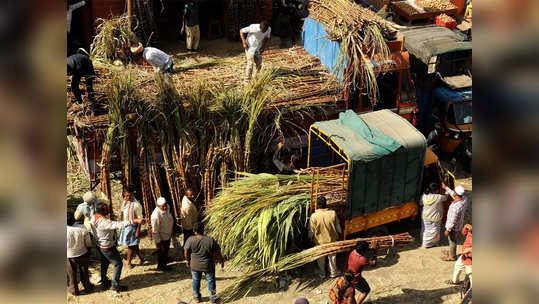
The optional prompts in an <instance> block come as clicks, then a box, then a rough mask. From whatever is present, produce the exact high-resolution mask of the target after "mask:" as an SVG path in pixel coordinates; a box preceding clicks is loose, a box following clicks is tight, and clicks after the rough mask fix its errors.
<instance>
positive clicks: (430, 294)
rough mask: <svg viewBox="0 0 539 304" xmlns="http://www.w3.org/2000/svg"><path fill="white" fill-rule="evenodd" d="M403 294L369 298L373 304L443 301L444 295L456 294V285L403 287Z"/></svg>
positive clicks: (434, 303)
mask: <svg viewBox="0 0 539 304" xmlns="http://www.w3.org/2000/svg"><path fill="white" fill-rule="evenodd" d="M402 292H403V293H402V294H399V295H392V296H387V297H383V298H379V299H376V300H369V301H368V303H372V304H394V303H429V304H441V303H443V302H444V301H443V299H442V297H443V296H446V295H449V294H454V293H455V287H447V288H441V289H434V290H417V289H407V288H405V289H402Z"/></svg>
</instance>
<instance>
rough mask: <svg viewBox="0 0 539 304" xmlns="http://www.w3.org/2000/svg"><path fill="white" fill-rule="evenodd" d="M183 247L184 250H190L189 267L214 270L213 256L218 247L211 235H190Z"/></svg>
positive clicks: (197, 269)
mask: <svg viewBox="0 0 539 304" xmlns="http://www.w3.org/2000/svg"><path fill="white" fill-rule="evenodd" d="M184 247H185V248H184V250H189V251H190V252H191V261H190V263H191V269H193V270H196V271H204V272H214V271H215V257H216V254H217V252H218V251H219V250H220V248H219V245H218V244H217V242H216V241H215V240H214V239H213V238H212V237H209V236H205V235H204V236H191V237H189V238H188V239H187V241H186V243H185V246H184Z"/></svg>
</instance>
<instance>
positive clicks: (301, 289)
mask: <svg viewBox="0 0 539 304" xmlns="http://www.w3.org/2000/svg"><path fill="white" fill-rule="evenodd" d="M68 168H69V170H70V171H73V170H76V169H74V167H73V166H68ZM77 175H78V174H76V173H73V172H71V173H68V181H69V182H68V197H70V198H71V204H68V205H69V206H68V208H70V207H71V208H73V207H74V206H75V202H76V201H77V198H78V197H80V195H81V194H82V192H83V191H85V189H87V186H85V185H84V184H83V183H84V181H82V180H81V179H77V178H75V177H76V176H77ZM457 184H462V185H463V186H464V187H465V188H466V190H467V195H468V197H469V198H470V205H469V208H468V212H467V216H466V222H467V223H471V209H472V208H471V194H472V178H471V177H465V178H460V179H458V181H457ZM114 190H116V191H114ZM119 190H120V188H119V184H118V183H113V191H114V192H116V193H119V192H120V191H119ZM113 200H114V201H116V202H115V203H117V200H118V197H115V199H113ZM389 231H390V233H400V232H404V231H409V232H410V233H411V234H412V235H413V236H414V237H415V238H416V239H417V236H418V234H419V227H418V225H417V224H416V223H410V222H407V223H402V224H395V225H390V227H389ZM442 239H443V241H442V245H441V246H440V247H435V248H430V249H422V248H418V244H417V243H414V244H411V245H409V246H407V247H404V248H399V249H397V250H395V252H394V253H390V254H389V255H387V256H382V257H380V258H379V261H378V265H377V266H376V267H375V268H371V269H366V270H365V271H364V277H365V278H366V280H367V281H368V282H369V284H370V286H371V289H372V291H371V294H370V295H369V297H368V298H367V302H366V303H378V304H382V303H388V304H389V303H433V304H435V303H459V301H460V291H459V289H458V288H456V287H452V286H448V285H446V284H445V283H444V281H445V280H447V279H449V278H450V276H451V274H452V271H453V265H454V264H453V263H452V262H443V261H441V260H440V256H441V250H442V249H446V248H447V240H445V239H444V238H443V237H442ZM179 242H180V243H183V241H182V240H181V237H180V238H179ZM125 250H126V248H120V252H122V255H123V256H124V257H125ZM141 250H142V252H143V255H144V256H145V258H146V260H147V262H146V263H145V264H144V265H142V266H135V267H134V268H133V269H131V270H129V271H126V270H125V269H124V270H123V271H122V277H121V281H122V284H123V285H126V286H128V288H129V290H128V291H126V292H122V293H121V294H120V295H119V296H116V295H115V294H114V293H113V292H112V291H110V290H109V291H96V292H94V293H91V294H87V295H84V294H83V295H80V296H78V297H74V296H72V295H70V294H68V295H67V300H68V303H96V304H97V303H99V304H102V303H152V304H161V303H163V304H164V303H177V302H178V301H179V300H183V301H185V302H187V303H194V301H193V300H192V290H191V277H190V273H189V272H188V270H187V268H186V266H185V264H184V262H183V258H182V254H181V248H177V247H175V248H171V251H170V253H171V254H170V255H171V258H172V259H174V261H173V262H171V263H170V265H171V266H173V270H172V271H170V272H166V273H161V272H157V271H155V270H154V269H155V267H156V263H157V256H156V255H152V252H154V250H155V246H154V245H153V244H152V243H151V242H150V240H149V239H147V238H144V239H143V240H142V241H141ZM94 253H95V252H94ZM344 259H345V256H344V255H343V256H339V257H338V263H339V267H340V268H341V269H342V266H343V264H344V263H345V260H344ZM137 262H138V260H135V262H134V263H137ZM239 275H241V272H229V271H224V270H222V269H221V268H220V266H217V274H216V277H217V290H218V291H219V290H222V289H223V288H224V287H225V286H227V285H229V284H230V283H231V282H232V281H233V280H234V279H235V278H236V277H238V276H239ZM111 276H112V267H109V277H111ZM288 278H289V283H290V284H289V286H288V288H287V290H286V291H282V290H279V288H278V287H277V286H276V285H275V284H274V283H272V282H270V281H268V282H260V283H259V284H258V285H257V286H256V288H255V289H254V290H253V291H252V293H251V294H250V295H249V296H248V297H245V298H243V299H241V300H238V301H235V302H233V303H241V304H247V303H257V304H270V303H271V304H275V303H293V302H294V300H295V299H296V298H299V297H306V298H307V299H309V301H310V302H311V303H317V304H318V303H325V300H326V299H327V294H328V291H329V288H330V285H331V283H332V281H333V280H331V279H326V280H323V279H319V278H318V276H317V275H316V265H315V263H312V264H310V265H306V266H304V267H303V268H300V269H297V270H295V271H291V272H289V273H288ZM99 279H100V278H99V262H98V259H97V257H96V255H95V254H94V255H93V261H92V266H91V279H90V280H91V281H92V282H93V283H97V282H98V281H99ZM81 288H82V286H81ZM201 293H202V296H203V300H205V301H206V302H208V301H209V299H208V290H207V285H206V282H205V281H204V280H203V281H202V287H201Z"/></svg>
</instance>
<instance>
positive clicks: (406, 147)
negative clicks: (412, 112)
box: [311, 110, 426, 218]
mask: <svg viewBox="0 0 539 304" xmlns="http://www.w3.org/2000/svg"><path fill="white" fill-rule="evenodd" d="M314 126H315V127H317V128H318V129H320V130H321V131H323V132H324V133H326V134H327V135H328V136H330V138H331V139H332V140H333V141H334V142H335V143H336V144H337V145H339V147H340V148H341V149H342V150H343V151H344V152H345V153H346V154H347V155H348V157H349V158H350V178H349V180H348V183H349V185H348V189H349V191H348V202H347V217H348V218H353V217H357V216H361V215H364V214H368V213H374V212H377V211H380V210H382V209H385V208H387V207H390V206H397V205H401V204H403V203H406V202H411V201H417V200H418V199H419V195H420V190H421V189H420V187H421V181H422V177H423V162H424V159H425V148H426V140H425V137H424V136H423V134H421V133H420V132H419V131H418V130H417V129H416V128H414V126H412V125H411V124H410V123H409V122H408V121H407V120H406V119H404V118H402V117H401V116H399V115H397V114H395V113H393V112H391V111H390V110H381V111H375V112H370V113H365V114H361V115H357V114H356V113H354V112H353V111H351V110H348V111H346V112H343V113H341V114H340V115H339V118H338V119H335V120H330V121H321V122H316V123H315V124H314ZM311 140H312V142H313V144H314V145H316V144H317V141H316V138H311ZM318 144H320V141H318Z"/></svg>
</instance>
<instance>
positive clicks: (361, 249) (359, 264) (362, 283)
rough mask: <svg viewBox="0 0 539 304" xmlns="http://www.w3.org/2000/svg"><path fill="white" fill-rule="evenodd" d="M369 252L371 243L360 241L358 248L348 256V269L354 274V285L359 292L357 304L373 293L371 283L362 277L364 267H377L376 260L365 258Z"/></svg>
mask: <svg viewBox="0 0 539 304" xmlns="http://www.w3.org/2000/svg"><path fill="white" fill-rule="evenodd" d="M368 250H369V243H367V242H365V241H360V242H358V243H357V245H356V248H355V249H354V250H352V252H350V255H348V264H347V266H346V269H347V270H350V271H351V272H352V273H353V274H354V279H353V280H352V285H353V286H354V288H355V289H357V290H358V291H359V297H358V299H357V304H361V303H362V302H363V301H364V300H365V298H366V297H367V295H368V294H369V292H370V291H371V287H370V286H369V283H367V281H366V280H365V279H364V278H363V277H362V276H361V272H362V271H363V267H365V266H367V265H372V266H374V265H376V259H373V260H369V259H368V258H366V257H365V256H366V255H367V251H368Z"/></svg>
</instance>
